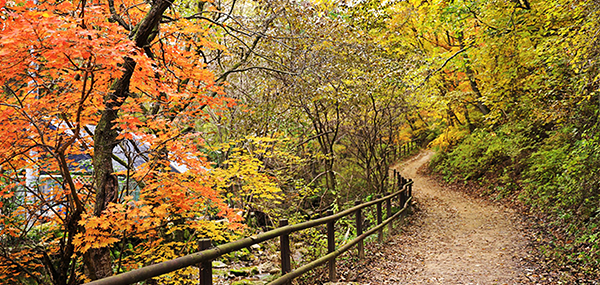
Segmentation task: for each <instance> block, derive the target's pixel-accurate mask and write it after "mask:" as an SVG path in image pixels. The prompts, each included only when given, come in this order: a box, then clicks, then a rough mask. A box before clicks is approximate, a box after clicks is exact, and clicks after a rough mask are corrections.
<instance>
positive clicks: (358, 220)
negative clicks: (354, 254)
mask: <svg viewBox="0 0 600 285" xmlns="http://www.w3.org/2000/svg"><path fill="white" fill-rule="evenodd" d="M358 205H360V200H356V201H354V206H358ZM355 216H356V236H360V235H362V233H363V229H362V211H361V209H358V210H356V215H355ZM358 258H359V259H365V244H364V241H362V240H361V241H359V242H358Z"/></svg>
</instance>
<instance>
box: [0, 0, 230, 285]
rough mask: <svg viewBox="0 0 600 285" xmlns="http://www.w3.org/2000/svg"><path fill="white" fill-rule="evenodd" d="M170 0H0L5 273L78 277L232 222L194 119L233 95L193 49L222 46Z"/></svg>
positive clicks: (179, 248)
mask: <svg viewBox="0 0 600 285" xmlns="http://www.w3.org/2000/svg"><path fill="white" fill-rule="evenodd" d="M174 5H175V4H174V3H173V2H171V1H168V0H156V1H151V2H144V1H139V2H134V1H129V0H125V1H119V2H118V3H117V2H115V1H112V0H109V1H107V2H104V1H69V0H67V1H59V0H56V1H55V0H49V1H35V2H34V1H21V0H16V1H4V0H1V1H0V19H1V20H0V21H1V24H0V30H1V33H0V65H2V67H3V72H2V73H1V74H0V85H1V86H2V92H1V93H0V137H2V139H0V279H1V280H4V281H5V282H8V283H12V284H14V283H26V284H49V283H52V284H77V283H80V282H82V281H84V280H89V279H98V278H102V277H106V276H110V275H112V274H114V273H115V271H116V272H120V271H125V270H129V269H131V268H136V267H139V266H142V265H144V264H148V263H152V262H156V261H160V260H161V259H166V258H172V257H174V256H177V255H181V254H184V253H186V252H190V251H192V250H194V249H196V244H195V240H196V239H197V238H200V237H211V238H213V239H216V240H219V239H220V240H224V239H226V238H227V233H230V231H228V230H230V229H232V228H234V227H235V225H236V223H235V222H236V221H238V220H239V217H238V216H237V215H236V214H235V213H234V211H233V210H232V209H231V208H229V207H228V205H227V204H226V203H225V202H224V200H222V199H221V197H222V195H221V194H220V192H219V191H218V190H216V189H218V188H217V187H213V186H214V185H215V184H217V182H218V181H217V179H216V178H214V177H213V175H211V172H210V171H209V169H210V167H211V166H210V163H209V162H207V159H206V158H205V152H206V151H205V149H204V148H203V147H202V142H203V139H202V138H201V137H200V134H199V133H198V132H197V131H195V129H196V126H197V125H198V122H199V121H200V122H201V120H202V118H206V116H205V111H206V110H209V109H212V110H218V109H220V108H223V107H225V106H227V105H231V104H233V102H232V101H231V100H228V99H226V98H224V97H223V96H222V92H221V89H220V88H219V86H217V85H218V84H215V79H214V76H213V74H212V73H211V72H210V71H209V70H207V68H206V64H205V63H204V62H203V58H202V55H203V53H202V52H201V51H200V50H205V51H206V50H213V51H214V50H222V49H223V48H222V47H221V46H219V45H218V44H215V43H214V41H213V40H212V39H211V37H212V36H213V35H212V34H211V32H210V31H211V30H210V29H209V27H210V26H209V25H208V24H207V23H208V22H207V20H206V19H203V18H202V17H193V16H189V15H190V14H194V15H201V13H202V12H203V11H202V9H204V5H198V7H197V9H198V11H191V10H189V5H188V6H187V7H188V8H186V9H188V10H185V9H184V8H182V7H176V6H174ZM194 9H196V8H194ZM190 11H191V12H190ZM185 13H187V15H183V14H185ZM134 196H135V198H134ZM216 219H220V220H219V221H215V220H216ZM185 273H186V272H183V273H182V274H185ZM175 277H176V275H172V276H167V277H163V280H162V281H161V282H176V281H177V280H176V279H175Z"/></svg>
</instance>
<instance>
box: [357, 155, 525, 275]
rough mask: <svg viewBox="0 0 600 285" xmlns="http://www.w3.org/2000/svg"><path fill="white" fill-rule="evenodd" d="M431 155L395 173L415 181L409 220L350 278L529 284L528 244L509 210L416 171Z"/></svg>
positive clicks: (408, 164)
mask: <svg viewBox="0 0 600 285" xmlns="http://www.w3.org/2000/svg"><path fill="white" fill-rule="evenodd" d="M432 155H433V152H431V151H422V152H421V153H420V154H419V155H417V156H415V157H413V158H411V159H410V160H408V161H405V162H403V163H401V164H399V165H396V166H395V167H394V168H395V169H398V170H400V171H401V173H402V176H404V177H406V178H411V179H413V181H414V188H413V195H414V199H415V200H416V201H417V204H416V207H417V209H416V210H415V213H414V214H413V215H415V216H414V218H411V219H412V220H413V222H412V223H409V224H408V225H407V227H406V228H402V230H401V231H400V232H399V233H397V234H396V235H394V236H392V237H391V238H390V239H388V240H387V242H384V244H383V245H376V247H378V248H379V250H380V252H377V251H376V250H375V249H373V250H372V251H371V252H370V253H368V256H367V259H366V260H365V262H364V263H363V262H361V264H362V266H360V268H359V269H358V270H357V272H356V273H355V274H356V275H355V277H354V278H352V279H354V280H355V281H358V282H359V283H360V284H528V283H530V281H529V279H528V278H527V275H529V274H530V273H529V272H531V269H527V268H525V267H524V266H523V265H521V264H522V263H523V262H522V260H523V259H524V256H527V249H526V245H527V240H526V238H525V237H524V234H523V232H522V231H523V229H522V228H521V226H520V223H519V222H518V221H517V220H518V218H517V215H516V214H515V213H514V211H512V210H510V209H508V208H505V207H502V206H499V205H496V204H492V203H490V202H487V201H483V200H480V199H474V198H472V197H469V196H467V195H466V194H463V193H459V192H455V191H451V190H446V189H444V188H442V187H441V186H440V185H438V183H436V182H435V181H434V180H433V179H432V178H431V177H428V176H426V175H423V174H421V173H420V172H419V171H418V169H419V168H421V167H422V166H423V165H425V164H426V163H427V162H428V161H429V160H430V158H431V157H432Z"/></svg>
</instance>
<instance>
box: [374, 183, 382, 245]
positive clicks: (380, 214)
mask: <svg viewBox="0 0 600 285" xmlns="http://www.w3.org/2000/svg"><path fill="white" fill-rule="evenodd" d="M375 199H381V194H377V196H375ZM381 210H382V209H381V202H378V203H377V225H380V224H381V223H382V222H383V216H382V213H381V212H382V211H381ZM377 241H379V242H383V228H381V229H379V231H377Z"/></svg>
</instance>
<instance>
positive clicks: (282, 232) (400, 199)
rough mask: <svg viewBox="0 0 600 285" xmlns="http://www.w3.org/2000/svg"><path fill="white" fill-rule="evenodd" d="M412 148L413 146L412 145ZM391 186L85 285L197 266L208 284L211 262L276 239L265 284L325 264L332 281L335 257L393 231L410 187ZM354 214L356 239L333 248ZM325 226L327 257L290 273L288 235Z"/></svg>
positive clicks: (114, 284) (117, 284)
mask: <svg viewBox="0 0 600 285" xmlns="http://www.w3.org/2000/svg"><path fill="white" fill-rule="evenodd" d="M413 147H414V144H413ZM409 148H410V145H409V146H407V148H406V149H407V150H406V152H407V153H408V152H409V150H408V149H409ZM393 181H394V183H393V185H392V187H393V188H394V189H396V190H397V191H395V192H394V193H392V194H388V193H385V195H384V197H381V195H378V197H377V198H376V199H375V200H372V201H370V202H366V203H360V202H358V201H357V203H356V205H355V206H354V207H352V208H350V209H347V210H344V211H341V212H339V213H337V214H333V212H332V211H328V212H327V216H325V217H322V218H318V219H314V220H309V221H306V222H303V223H298V224H293V225H288V224H287V220H285V219H283V220H281V221H280V227H279V228H276V229H274V230H270V231H268V232H264V233H260V234H257V235H254V236H250V237H246V238H243V239H239V240H236V241H233V242H230V243H226V244H223V245H219V246H216V247H213V248H208V249H205V250H202V251H200V252H196V253H192V254H189V255H186V256H182V257H179V258H175V259H172V260H168V261H164V262H161V263H157V264H153V265H149V266H146V267H142V268H139V269H135V270H132V271H129V272H125V273H121V274H118V275H115V276H111V277H107V278H104V279H100V280H96V281H92V282H90V283H87V284H86V285H128V284H133V283H136V282H140V281H144V280H147V279H149V278H152V277H157V276H160V275H163V274H166V273H170V272H173V271H176V270H178V269H181V268H184V267H189V266H198V267H199V268H200V276H199V283H200V284H201V285H210V284H212V263H211V261H212V260H214V259H216V258H218V257H220V256H222V255H224V254H227V253H230V252H233V251H237V250H240V249H242V248H246V247H249V246H252V245H254V244H259V243H262V242H264V241H267V240H270V239H273V238H277V237H279V238H280V251H281V274H282V276H281V277H279V278H277V279H276V280H273V281H272V282H270V283H268V284H267V285H276V284H290V282H291V280H293V279H294V278H296V277H298V276H300V275H302V274H304V273H306V272H308V271H309V270H312V269H314V268H316V267H317V266H319V265H322V264H325V263H326V262H329V266H328V267H329V279H330V281H336V268H335V258H336V257H337V256H339V255H340V254H342V253H344V252H346V251H348V250H349V249H350V248H352V247H353V246H355V245H357V244H358V255H359V258H363V257H364V247H363V244H364V243H363V240H364V239H365V238H367V237H368V236H371V235H373V234H374V233H378V241H379V242H381V241H383V228H384V227H385V226H386V225H388V227H389V232H391V231H392V229H393V223H392V221H393V220H394V219H396V218H397V217H398V216H400V215H402V214H403V213H405V212H406V211H407V209H408V208H409V206H410V202H411V201H412V186H413V181H412V180H409V179H405V178H404V177H402V176H401V175H400V173H398V172H397V171H395V170H394V172H393ZM394 201H395V202H396V203H397V204H396V205H397V206H399V207H400V210H398V211H397V212H396V213H392V204H393V203H394ZM384 203H385V207H386V219H385V220H383V211H382V210H383V209H382V207H383V204H384ZM372 205H376V207H377V208H376V215H377V225H376V226H374V227H373V228H371V229H369V230H367V231H366V232H364V233H363V232H362V230H363V229H362V226H363V225H362V220H363V219H362V210H363V209H365V208H367V207H370V206H372ZM351 214H355V220H356V230H357V234H356V235H357V237H356V238H354V239H353V240H351V241H349V242H348V243H346V244H345V245H343V246H341V247H339V248H338V249H336V245H335V222H336V221H337V220H339V219H340V218H343V217H345V216H348V215H351ZM323 224H327V240H328V245H327V249H328V254H327V255H325V256H322V257H320V258H318V259H316V260H314V261H312V262H310V263H308V264H305V265H303V266H300V267H298V268H296V269H295V270H293V271H292V269H291V262H290V247H289V235H290V233H293V232H296V231H301V230H304V229H308V228H312V227H316V226H319V225H323ZM209 246H210V240H203V241H201V248H207V247H209Z"/></svg>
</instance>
